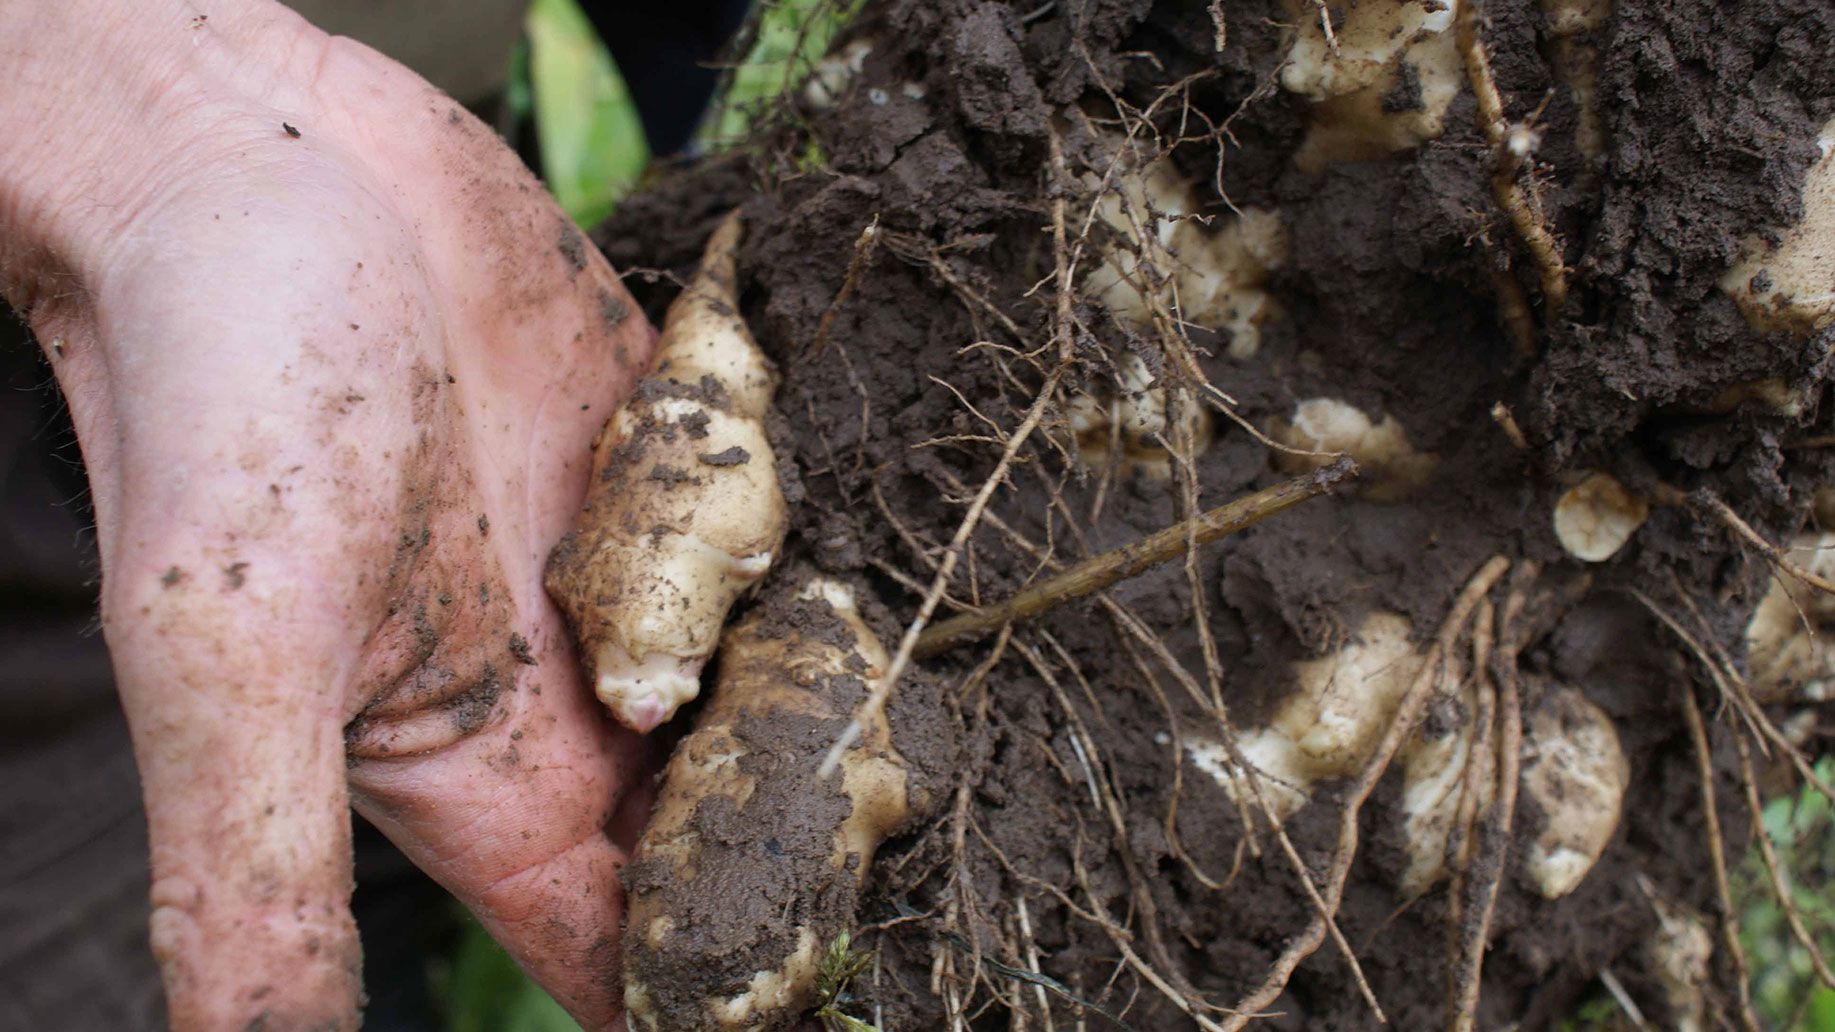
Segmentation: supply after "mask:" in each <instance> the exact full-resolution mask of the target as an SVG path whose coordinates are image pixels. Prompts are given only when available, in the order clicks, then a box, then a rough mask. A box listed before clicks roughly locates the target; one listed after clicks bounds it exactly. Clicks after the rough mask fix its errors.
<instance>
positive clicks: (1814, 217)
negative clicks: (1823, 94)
mask: <svg viewBox="0 0 1835 1032" xmlns="http://www.w3.org/2000/svg"><path fill="white" fill-rule="evenodd" d="M1816 145H1817V147H1818V148H1820V150H1821V152H1822V157H1821V158H1820V159H1819V160H1818V161H1817V162H1816V163H1815V164H1814V165H1812V166H1810V170H1809V174H1808V175H1807V176H1805V177H1804V181H1803V218H1802V219H1800V220H1798V222H1797V224H1796V225H1794V226H1791V227H1789V228H1787V229H1785V230H1784V231H1783V233H1782V235H1781V236H1780V237H1779V239H1778V242H1777V244H1776V245H1775V246H1771V245H1767V244H1766V243H1765V242H1764V241H1763V240H1761V239H1754V240H1751V241H1749V242H1748V243H1747V245H1746V254H1745V257H1743V258H1742V259H1740V261H1739V262H1738V263H1736V264H1735V265H1734V266H1733V268H1731V269H1729V270H1728V271H1727V274H1726V275H1725V276H1724V277H1722V278H1721V281H1720V287H1721V289H1722V290H1725V291H1726V292H1727V293H1728V294H1730V295H1731V296H1732V297H1733V300H1734V301H1735V302H1737V303H1738V304H1739V307H1740V311H1741V312H1742V313H1744V314H1745V316H1746V321H1747V322H1749V323H1751V324H1752V326H1753V327H1754V328H1756V329H1759V330H1763V331H1766V332H1769V333H1787V334H1790V335H1791V336H1793V337H1797V338H1805V337H1809V336H1812V335H1814V334H1816V333H1818V332H1820V331H1821V330H1823V329H1825V328H1826V327H1828V326H1829V325H1830V324H1831V323H1835V272H1832V271H1831V269H1832V268H1835V267H1832V266H1831V264H1830V261H1831V259H1832V258H1835V120H1832V121H1830V122H1829V123H1827V124H1826V125H1824V126H1823V127H1822V131H1821V133H1820V134H1818V137H1817V140H1816Z"/></svg>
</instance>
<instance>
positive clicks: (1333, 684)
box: [1186, 611, 1630, 899]
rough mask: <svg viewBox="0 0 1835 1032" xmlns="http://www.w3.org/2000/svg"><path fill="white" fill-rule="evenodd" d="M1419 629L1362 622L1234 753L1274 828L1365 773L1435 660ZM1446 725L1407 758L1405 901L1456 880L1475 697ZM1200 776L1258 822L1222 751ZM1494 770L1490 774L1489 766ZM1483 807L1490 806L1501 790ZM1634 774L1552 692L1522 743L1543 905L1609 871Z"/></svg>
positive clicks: (1297, 669) (1605, 723)
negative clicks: (1449, 848) (1322, 790)
mask: <svg viewBox="0 0 1835 1032" xmlns="http://www.w3.org/2000/svg"><path fill="white" fill-rule="evenodd" d="M1410 635H1411V628H1410V626H1409V624H1408V621H1407V620H1405V619H1403V618H1402V617H1400V616H1398V615H1396V614H1394V613H1386V612H1380V611H1379V612H1374V613H1371V614H1370V615H1369V616H1367V617H1365V618H1364V621H1363V623H1362V624H1361V625H1360V626H1359V627H1358V629H1357V633H1356V634H1355V635H1354V636H1353V637H1352V640H1351V641H1349V642H1348V643H1346V644H1345V645H1344V646H1342V647H1341V648H1339V649H1338V651H1337V652H1335V653H1334V654H1332V655H1329V656H1325V657H1322V658H1319V659H1312V660H1306V661H1303V662H1300V663H1296V664H1294V668H1293V669H1294V676H1293V684H1294V688H1293V692H1292V694H1291V695H1289V696H1288V697H1287V699H1286V700H1285V701H1284V702H1283V703H1282V704H1281V706H1280V707H1279V708H1278V709H1277V710H1276V711H1275V713H1274V717H1273V719H1272V720H1271V721H1270V722H1269V724H1268V726H1266V727H1261V728H1254V729H1250V730H1246V731H1244V732H1242V733H1241V734H1239V735H1238V736H1237V739H1236V748H1237V752H1238V754H1239V755H1240V756H1241V757H1242V759H1243V761H1244V762H1245V763H1247V764H1248V765H1249V766H1251V767H1253V768H1254V769H1255V773H1256V774H1257V776H1258V778H1257V780H1258V782H1259V787H1260V791H1261V797H1262V799H1264V800H1266V802H1267V804H1268V809H1269V811H1270V815H1271V816H1272V817H1273V818H1274V820H1276V821H1277V822H1278V821H1285V820H1286V819H1287V818H1288V817H1291V816H1292V815H1293V814H1295V813H1297V812H1298V811H1299V810H1300V808H1301V807H1303V806H1305V805H1306V804H1307V803H1308V802H1309V801H1311V799H1312V797H1313V795H1314V792H1315V789H1316V788H1317V786H1319V785H1321V784H1323V783H1324V782H1326V781H1329V780H1331V779H1334V778H1342V777H1346V776H1348V775H1350V774H1352V773H1354V772H1356V771H1357V770H1358V769H1359V768H1361V767H1362V766H1363V764H1364V763H1365V761H1367V760H1368V758H1369V756H1370V753H1371V751H1372V750H1373V749H1374V748H1375V746H1376V743H1377V742H1378V740H1380V739H1381V738H1382V736H1383V734H1384V732H1385V731H1386V730H1387V729H1388V726H1389V724H1390V722H1391V721H1392V720H1394V719H1395V714H1396V709H1397V707H1398V706H1399V705H1400V703H1401V699H1402V696H1403V694H1404V693H1405V692H1406V691H1407V689H1408V686H1409V684H1410V683H1411V682H1412V681H1413V680H1414V678H1415V676H1416V674H1417V673H1418V672H1419V671H1420V669H1421V664H1422V663H1423V662H1424V661H1425V657H1424V656H1423V655H1422V654H1421V653H1420V652H1419V651H1417V650H1416V649H1415V647H1414V646H1413V645H1412V644H1411V643H1410V641H1409V638H1410ZM1444 691H1445V694H1444V695H1443V697H1442V698H1443V701H1444V702H1445V703H1446V705H1444V706H1441V705H1436V706H1435V707H1434V711H1435V712H1436V713H1440V714H1443V715H1446V716H1445V718H1444V719H1443V718H1442V717H1436V718H1434V719H1429V720H1427V721H1424V722H1423V724H1422V725H1421V726H1420V727H1418V728H1417V729H1416V730H1415V733H1414V734H1413V735H1411V736H1410V738H1409V739H1408V741H1407V742H1406V743H1405V744H1404V745H1403V748H1402V752H1401V757H1400V758H1401V761H1402V763H1401V766H1402V821H1403V832H1404V835H1403V837H1404V838H1405V840H1406V842H1407V858H1406V859H1407V865H1406V867H1405V869H1404V871H1403V872H1402V874H1401V876H1400V884H1399V886H1398V887H1399V888H1400V889H1401V891H1402V894H1403V895H1405V896H1411V897H1412V896H1415V895H1418V894H1420V893H1421V892H1423V891H1425V890H1426V889H1427V888H1429V887H1430V886H1431V885H1432V884H1433V883H1434V882H1435V881H1436V880H1438V879H1439V878H1440V877H1441V875H1442V874H1444V873H1445V869H1446V859H1447V857H1446V845H1447V841H1448V837H1449V835H1450V834H1451V832H1452V830H1453V826H1454V822H1455V820H1456V819H1457V814H1458V811H1459V802H1460V791H1461V786H1462V785H1463V784H1464V783H1465V782H1466V777H1465V774H1466V770H1467V764H1468V763H1469V762H1472V761H1474V760H1475V759H1476V758H1475V757H1474V756H1473V749H1474V743H1475V741H1476V740H1477V734H1476V729H1475V728H1474V727H1473V722H1472V719H1471V714H1472V709H1473V707H1472V699H1471V697H1470V691H1471V688H1470V685H1469V684H1455V685H1450V686H1447V688H1446V689H1445V690H1444ZM1186 754H1187V756H1188V757H1189V758H1190V759H1191V761H1192V763H1193V765H1194V766H1196V767H1197V768H1198V769H1199V770H1202V771H1204V772H1205V773H1206V774H1209V775H1210V776H1211V777H1212V778H1213V779H1214V780H1215V781H1216V782H1217V783H1218V784H1219V785H1220V786H1221V787H1222V788H1223V790H1224V791H1225V793H1227V794H1228V795H1229V796H1230V797H1231V799H1232V800H1233V801H1234V802H1235V804H1236V805H1237V806H1238V807H1240V808H1242V809H1244V810H1246V811H1248V812H1252V813H1259V812H1260V808H1259V804H1257V803H1256V801H1255V795H1254V793H1253V792H1251V791H1250V790H1249V788H1250V786H1249V781H1248V772H1247V771H1245V770H1243V769H1241V768H1239V767H1238V766H1237V765H1236V764H1235V763H1234V762H1232V760H1231V759H1230V756H1229V752H1228V750H1227V749H1225V747H1224V746H1223V744H1222V743H1220V742H1216V741H1211V740H1207V739H1202V738H1194V739H1188V740H1187V741H1186ZM1487 766H1488V765H1487ZM1475 780H1476V781H1477V782H1478V784H1479V785H1480V786H1481V787H1480V791H1479V793H1478V797H1477V798H1476V799H1475V800H1473V801H1472V802H1474V803H1475V804H1476V807H1477V808H1478V809H1483V808H1485V807H1488V806H1489V805H1490V803H1491V796H1492V791H1491V786H1492V785H1493V783H1494V779H1493V778H1490V777H1480V778H1477V779H1475ZM1629 783H1630V772H1629V768H1628V765H1627V762H1626V759H1625V754H1624V750H1623V748H1622V746H1621V744H1620V742H1619V739H1618V733H1617V731H1616V729H1615V728H1614V727H1613V725H1612V721H1611V719H1610V718H1609V717H1607V716H1606V714H1605V713H1604V712H1603V711H1601V710H1600V709H1599V708H1598V707H1597V706H1594V705H1593V704H1592V703H1591V702H1588V701H1587V699H1586V697H1585V696H1583V695H1582V694H1581V693H1580V692H1578V691H1576V690H1574V689H1573V688H1569V687H1566V686H1563V685H1548V686H1547V687H1546V688H1545V689H1544V690H1543V691H1542V692H1541V693H1540V698H1539V702H1538V704H1537V705H1536V707H1535V709H1534V710H1533V711H1532V713H1531V714H1530V716H1529V719H1528V721H1527V727H1526V728H1525V733H1524V742H1523V766H1522V772H1521V784H1522V791H1523V793H1524V795H1525V796H1527V797H1528V798H1529V799H1531V800H1533V802H1534V803H1535V806H1536V808H1537V810H1538V811H1539V812H1540V813H1541V815H1542V824H1541V826H1540V828H1539V830H1538V831H1537V833H1536V835H1535V837H1534V838H1533V839H1531V840H1530V844H1529V847H1528V849H1527V850H1525V852H1524V856H1523V873H1524V875H1525V876H1526V877H1527V879H1528V881H1529V883H1530V884H1531V885H1533V886H1534V887H1535V888H1536V890H1537V891H1538V892H1540V893H1541V894H1542V895H1543V896H1545V897H1547V898H1550V899H1555V898H1559V897H1561V896H1564V895H1566V894H1568V893H1570V892H1572V891H1573V890H1574V889H1575V888H1577V887H1578V886H1579V884H1580V882H1581V880H1582V879H1584V878H1585V877H1586V875H1587V873H1588V872H1589V871H1591V870H1592V868H1593V865H1594V864H1595V863H1596V862H1597V861H1598V860H1599V857H1600V854H1601V853H1603V852H1604V850H1605V847H1606V845H1607V844H1608V843H1609V842H1610V841H1611V838H1612V834H1613V832H1614V831H1615V830H1616V829H1617V827H1618V822H1619V816H1620V810H1621V807H1622V805H1623V802H1624V795H1625V790H1626V788H1627V787H1628V786H1629Z"/></svg>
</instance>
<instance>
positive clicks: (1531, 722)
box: [1523, 685, 1631, 899]
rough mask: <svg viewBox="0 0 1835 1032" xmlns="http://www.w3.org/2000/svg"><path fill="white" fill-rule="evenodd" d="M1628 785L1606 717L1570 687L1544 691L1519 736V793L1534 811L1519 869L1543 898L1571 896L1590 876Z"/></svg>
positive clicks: (1622, 753)
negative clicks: (1535, 824) (1536, 816)
mask: <svg viewBox="0 0 1835 1032" xmlns="http://www.w3.org/2000/svg"><path fill="white" fill-rule="evenodd" d="M1630 785H1631V768H1630V765H1629V764H1628V763H1627V762H1626V760H1625V751H1624V748H1623V746H1622V745H1621V744H1620V742H1619V739H1618V730H1617V729H1616V728H1615V727H1613V726H1612V718H1611V717H1608V716H1606V713H1605V711H1604V710H1602V709H1600V708H1599V707H1598V706H1595V705H1593V704H1592V703H1591V702H1589V701H1587V698H1586V696H1584V695H1582V694H1580V693H1579V692H1577V691H1575V690H1573V689H1572V688H1568V687H1565V686H1561V685H1553V686H1550V688H1549V690H1548V691H1547V692H1545V693H1544V694H1543V696H1542V699H1541V701H1540V704H1539V705H1537V706H1536V708H1535V709H1534V711H1532V712H1531V713H1530V714H1529V717H1528V720H1527V721H1526V722H1525V727H1524V729H1523V791H1524V793H1525V794H1526V795H1528V796H1529V798H1531V799H1533V800H1535V803H1536V806H1537V808H1538V809H1540V810H1541V811H1542V826H1541V830H1540V831H1538V832H1537V833H1536V837H1535V838H1534V839H1531V840H1530V843H1529V850H1528V853H1527V855H1526V856H1525V857H1524V860H1523V866H1524V868H1525V870H1526V872H1527V873H1528V875H1529V881H1530V883H1531V884H1533V885H1534V886H1535V887H1536V891H1538V892H1540V893H1541V894H1542V895H1543V897H1544V898H1547V899H1559V898H1561V897H1562V896H1565V895H1567V894H1568V893H1570V892H1572V891H1574V890H1575V889H1576V888H1578V887H1579V886H1580V882H1581V880H1582V879H1584V878H1585V877H1586V876H1587V872H1589V871H1591V870H1592V869H1593V865H1594V864H1595V863H1597V862H1598V861H1599V856H1600V854H1601V853H1604V852H1605V849H1606V845H1607V843H1609V842H1611V841H1612V833H1613V832H1614V831H1616V830H1617V828H1618V817H1619V810H1620V808H1621V807H1622V806H1623V804H1624V801H1625V789H1626V788H1628V787H1630Z"/></svg>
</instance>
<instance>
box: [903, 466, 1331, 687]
mask: <svg viewBox="0 0 1835 1032" xmlns="http://www.w3.org/2000/svg"><path fill="white" fill-rule="evenodd" d="M1356 472H1357V466H1356V463H1354V462H1352V461H1351V460H1349V459H1339V460H1338V461H1337V462H1335V463H1333V464H1332V465H1330V466H1327V467H1326V468H1324V469H1322V470H1319V471H1317V472H1315V473H1309V474H1307V475H1305V476H1301V477H1295V478H1294V479H1292V480H1289V481H1286V482H1285V483H1281V484H1277V485H1275V486H1274V487H1270V488H1267V489H1265V490H1262V491H1257V492H1256V493H1254V494H1252V495H1249V496H1248V497H1246V498H1238V499H1236V500H1235V501H1233V502H1230V503H1228V504H1226V505H1220V506H1218V507H1216V508H1215V509H1211V510H1209V511H1207V512H1204V513H1201V514H1200V515H1197V516H1194V517H1192V518H1191V519H1189V520H1183V521H1181V522H1179V523H1176V524H1174V525H1172V526H1170V527H1167V528H1165V529H1164V530H1160V531H1157V532H1155V533H1154V534H1152V535H1149V536H1148V537H1145V538H1142V539H1141V540H1139V541H1136V542H1134V543H1132V544H1127V545H1123V546H1122V547H1120V548H1116V549H1111V550H1110V551H1107V552H1103V553H1102V554H1100V555H1095V556H1091V557H1090V558H1088V559H1085V560H1083V561H1082V562H1079V563H1077V564H1076V565H1074V566H1072V567H1070V568H1069V569H1067V570H1065V571H1064V572H1063V573H1060V574H1058V575H1057V576H1055V577H1051V578H1049V579H1047V580H1045V581H1042V582H1040V583H1038V584H1035V585H1033V586H1032V587H1030V588H1027V589H1026V590H1024V591H1022V592H1020V593H1019V594H1017V595H1014V596H1013V597H1012V598H1010V599H1008V600H1007V601H1005V602H1002V603H1000V604H999V605H994V606H989V607H987V608H986V609H981V610H977V611H975V612H969V613H963V614H961V615H958V616H953V617H950V618H949V619H948V620H944V621H942V622H941V623H938V624H936V625H935V626H933V627H930V628H928V629H926V630H925V631H924V632H923V633H922V634H921V635H920V636H919V638H918V640H917V645H916V647H915V648H914V650H913V655H915V656H916V657H917V658H919V659H923V658H927V657H929V656H934V655H937V654H938V653H941V652H945V651H948V650H949V649H951V648H953V647H955V646H957V645H960V644H963V643H966V642H969V641H973V640H975V639H977V638H981V637H983V636H985V635H988V634H992V633H993V632H995V631H997V630H999V629H1000V628H1001V627H1003V626H1005V625H1006V624H1009V623H1013V622H1016V621H1019V620H1025V619H1029V618H1031V617H1034V616H1037V615H1038V614H1040V613H1043V612H1045V611H1047V610H1049V609H1051V608H1052V607H1054V606H1058V605H1062V604H1064V603H1066V602H1069V601H1071V600H1073V599H1078V598H1082V597H1084V596H1085V595H1089V594H1091V593H1093V592H1097V591H1101V590H1102V589H1104V588H1106V587H1109V586H1110V585H1112V584H1114V583H1116V582H1117V581H1121V580H1125V579H1127V578H1129V577H1133V576H1136V575H1138V574H1140V573H1142V572H1144V571H1146V570H1149V569H1151V568H1153V567H1155V566H1157V565H1159V564H1160V563H1163V562H1166V561H1168V560H1170V559H1173V558H1174V557H1176V556H1178V555H1180V554H1182V553H1183V552H1185V551H1186V550H1187V548H1188V547H1195V546H1197V545H1202V544H1206V543H1208V542H1211V541H1215V540H1217V539H1218V538H1221V537H1224V536H1227V535H1229V534H1234V533H1236V532H1238V531H1241V530H1244V529H1247V528H1248V527H1251V526H1253V525H1255V524H1256V523H1259V522H1260V521H1262V520H1264V519H1266V518H1268V517H1269V516H1273V515H1275V514H1276V513H1279V512H1284V511H1286V510H1287V509H1290V508H1292V507H1293V506H1295V505H1298V504H1300V503H1301V502H1303V501H1306V500H1307V499H1309V498H1313V497H1316V496H1318V495H1321V494H1324V493H1326V492H1327V491H1330V490H1331V489H1332V488H1333V487H1336V486H1337V485H1338V484H1340V483H1343V482H1344V481H1346V480H1348V479H1350V478H1351V477H1353V476H1355V475H1356Z"/></svg>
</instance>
